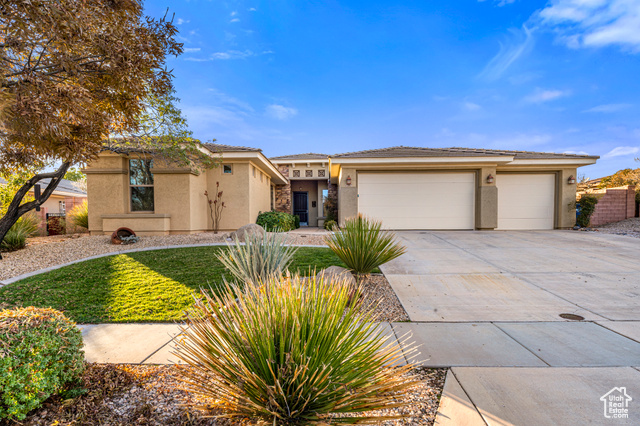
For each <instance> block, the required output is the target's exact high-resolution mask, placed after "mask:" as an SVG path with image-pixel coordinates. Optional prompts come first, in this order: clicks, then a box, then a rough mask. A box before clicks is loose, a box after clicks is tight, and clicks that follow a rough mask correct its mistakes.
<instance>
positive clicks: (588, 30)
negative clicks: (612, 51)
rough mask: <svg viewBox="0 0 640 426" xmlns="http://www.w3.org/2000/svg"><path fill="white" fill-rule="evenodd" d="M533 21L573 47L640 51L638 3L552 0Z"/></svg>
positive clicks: (639, 2) (628, 0)
mask: <svg viewBox="0 0 640 426" xmlns="http://www.w3.org/2000/svg"><path fill="white" fill-rule="evenodd" d="M534 19H535V20H537V21H538V22H539V23H541V24H542V25H543V26H546V27H548V28H550V29H552V30H553V31H554V32H556V33H557V34H558V38H559V40H560V41H562V42H564V43H565V44H566V45H568V46H569V47H572V48H579V47H603V46H610V45H618V46H621V47H623V48H624V49H626V50H631V51H634V52H640V31H639V29H640V0H553V1H552V2H551V4H550V5H548V6H547V7H545V8H544V9H542V10H541V11H539V12H538V13H537V15H536V16H534Z"/></svg>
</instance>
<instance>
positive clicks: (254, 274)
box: [218, 232, 298, 282]
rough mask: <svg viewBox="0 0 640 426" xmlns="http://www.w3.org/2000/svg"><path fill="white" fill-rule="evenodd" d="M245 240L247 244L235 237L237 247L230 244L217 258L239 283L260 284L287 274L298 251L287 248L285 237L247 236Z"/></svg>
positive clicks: (274, 234)
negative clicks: (270, 278)
mask: <svg viewBox="0 0 640 426" xmlns="http://www.w3.org/2000/svg"><path fill="white" fill-rule="evenodd" d="M244 237H245V239H244V241H245V243H244V244H241V243H240V241H239V240H238V237H237V236H236V237H235V243H234V244H227V246H228V247H229V250H227V251H223V252H220V254H219V255H218V259H219V260H220V262H222V264H223V265H224V266H225V267H226V268H227V269H228V270H229V272H231V274H233V276H234V277H235V278H236V279H237V280H238V281H239V282H259V281H260V280H265V279H267V278H268V277H271V276H277V275H281V274H283V273H285V272H286V271H287V268H288V267H289V265H291V261H292V259H293V255H294V254H295V253H296V251H297V250H298V249H297V248H296V247H292V246H286V245H285V244H286V239H285V237H284V236H282V234H278V233H273V234H271V233H268V232H265V233H264V235H259V234H257V233H246V234H245V235H244Z"/></svg>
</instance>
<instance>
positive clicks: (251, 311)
mask: <svg viewBox="0 0 640 426" xmlns="http://www.w3.org/2000/svg"><path fill="white" fill-rule="evenodd" d="M259 284H260V285H255V286H254V285H247V286H246V287H244V288H242V287H240V286H234V285H230V284H227V289H226V291H223V292H220V294H213V295H209V294H206V293H205V294H203V298H202V299H196V302H195V307H194V309H193V310H192V311H191V312H189V313H188V314H187V324H186V326H185V328H184V329H183V330H184V334H183V336H184V337H183V338H181V339H179V340H178V341H177V347H178V350H177V353H176V354H177V356H178V358H180V359H181V360H183V361H184V362H185V363H186V364H188V365H189V366H190V367H191V368H182V369H180V372H181V373H182V374H183V375H184V376H185V383H187V386H188V387H189V388H190V390H191V391H192V392H194V393H196V394H198V395H200V396H203V397H205V398H206V399H207V400H208V401H210V403H211V404H213V407H212V408H222V409H224V411H225V414H226V415H227V416H229V417H244V418H250V419H251V420H252V421H251V423H252V424H256V423H258V421H262V422H263V423H264V424H272V425H309V424H325V425H326V424H341V423H350V424H351V423H361V422H364V421H368V423H373V421H374V420H376V418H375V417H373V416H370V417H365V416H366V413H365V415H360V416H358V415H357V414H356V413H357V412H366V411H370V410H379V409H385V408H391V407H394V406H398V405H403V403H402V402H399V401H398V399H397V395H398V394H400V393H403V392H406V391H407V389H408V388H410V387H411V386H413V385H414V384H415V377H414V376H412V375H411V373H410V371H411V369H412V368H413V367H412V365H411V364H407V365H405V366H402V367H392V365H394V364H396V365H397V364H398V361H401V360H402V349H401V348H400V347H399V345H398V344H397V343H395V342H394V341H393V340H388V337H384V335H383V333H382V330H381V329H380V328H378V327H377V324H376V323H375V322H374V321H373V312H374V310H375V309H376V308H377V307H376V306H372V307H368V308H365V307H364V306H363V304H362V303H361V302H356V303H353V302H351V303H350V295H351V294H352V291H353V290H354V288H353V286H352V285H349V284H347V282H345V280H344V279H341V280H317V279H316V278H315V277H311V278H307V279H302V278H300V277H299V276H294V277H292V278H282V277H272V278H270V279H269V280H268V281H264V282H261V283H259ZM356 290H360V288H356ZM408 349H409V353H411V352H412V351H413V350H414V349H412V348H408ZM405 350H406V349H405ZM378 415H379V416H384V415H385V414H383V413H380V414H378ZM378 420H386V419H378ZM376 424H378V423H376Z"/></svg>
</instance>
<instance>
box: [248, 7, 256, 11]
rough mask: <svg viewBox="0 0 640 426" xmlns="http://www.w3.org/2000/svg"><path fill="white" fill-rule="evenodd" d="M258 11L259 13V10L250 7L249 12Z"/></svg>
mask: <svg viewBox="0 0 640 426" xmlns="http://www.w3.org/2000/svg"><path fill="white" fill-rule="evenodd" d="M257 11H258V9H256V8H255V7H250V8H249V12H257Z"/></svg>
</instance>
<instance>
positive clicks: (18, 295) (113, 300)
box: [0, 247, 345, 323]
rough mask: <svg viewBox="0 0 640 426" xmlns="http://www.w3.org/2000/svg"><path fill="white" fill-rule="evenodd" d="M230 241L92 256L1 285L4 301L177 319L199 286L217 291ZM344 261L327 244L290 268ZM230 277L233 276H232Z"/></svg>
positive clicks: (130, 317)
mask: <svg viewBox="0 0 640 426" xmlns="http://www.w3.org/2000/svg"><path fill="white" fill-rule="evenodd" d="M220 250H227V248H226V247H186V248H179V249H167V250H154V251H145V252H138V253H129V254H120V255H115V256H109V257H103V258H100V259H93V260H87V261H85V262H81V263H77V264H75V265H70V266H66V267H64V268H60V269H57V270H55V271H51V272H47V273H44V274H40V275H36V276H34V277H31V278H26V279H24V280H22V281H18V282H16V283H13V284H10V285H7V286H5V287H3V288H0V306H2V307H5V308H11V307H14V306H38V307H52V308H55V309H58V310H61V311H63V312H64V313H65V314H66V315H67V316H68V317H69V318H71V319H73V320H74V321H76V322H79V323H99V322H146V321H172V320H177V319H180V318H182V316H183V311H184V310H185V309H187V308H188V307H189V306H191V305H192V303H193V295H194V294H197V292H198V291H199V289H200V288H207V289H208V288H209V287H210V288H211V289H213V290H214V291H215V290H216V289H217V288H218V287H219V285H220V283H221V282H222V277H223V275H225V268H224V266H222V264H221V263H220V262H219V261H218V259H217V257H216V255H217V254H218V252H219V251H220ZM331 265H339V266H345V265H344V264H343V263H342V262H341V261H340V259H338V257H337V256H336V255H335V254H334V253H333V252H332V251H331V250H330V249H328V248H323V247H319V248H312V247H301V248H300V249H299V250H298V251H297V253H296V255H295V256H294V259H293V263H292V265H291V267H290V268H289V269H290V270H291V271H292V272H295V271H299V272H300V273H301V274H302V275H309V271H310V270H314V269H315V270H318V271H319V270H320V269H323V268H326V267H328V266H331ZM229 278H231V277H229Z"/></svg>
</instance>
